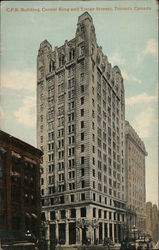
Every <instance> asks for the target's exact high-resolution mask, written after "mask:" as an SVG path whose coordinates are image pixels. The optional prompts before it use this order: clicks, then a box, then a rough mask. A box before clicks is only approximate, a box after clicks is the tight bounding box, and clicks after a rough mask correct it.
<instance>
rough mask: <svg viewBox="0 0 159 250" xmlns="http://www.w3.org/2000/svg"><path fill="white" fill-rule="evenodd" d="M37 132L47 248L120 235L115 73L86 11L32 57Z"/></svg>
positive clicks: (120, 150) (119, 86)
mask: <svg viewBox="0 0 159 250" xmlns="http://www.w3.org/2000/svg"><path fill="white" fill-rule="evenodd" d="M37 114H38V116H37V138H38V147H39V148H40V149H41V150H42V151H43V153H44V155H43V163H42V166H41V172H42V174H41V201H42V206H43V208H42V210H43V219H44V225H45V230H46V231H45V237H46V241H47V242H48V248H49V247H50V245H51V244H52V243H53V242H58V243H62V244H65V245H73V244H76V245H80V244H82V243H85V242H86V241H87V240H88V239H89V241H90V242H91V244H95V243H98V244H100V243H101V244H102V242H103V240H104V238H105V237H109V238H111V239H112V240H113V241H118V240H120V239H121V238H122V237H123V230H124V227H125V223H126V216H125V199H126V197H125V160H124V154H125V143H124V140H125V131H124V127H125V97H124V86H123V78H122V75H121V72H120V69H119V68H118V67H117V66H114V67H113V68H112V66H111V64H110V63H109V62H108V59H107V56H105V55H104V54H103V52H102V48H101V47H99V46H98V44H97V40H96V35H95V28H94V25H93V21H92V18H91V16H90V15H89V14H88V13H87V12H85V13H84V14H82V15H81V16H79V18H78V23H77V29H76V35H75V38H73V39H72V40H70V41H67V40H66V41H65V43H64V45H62V46H61V47H55V50H52V46H51V45H50V43H49V42H48V41H47V40H45V41H43V42H42V43H41V44H40V49H39V52H38V57H37Z"/></svg>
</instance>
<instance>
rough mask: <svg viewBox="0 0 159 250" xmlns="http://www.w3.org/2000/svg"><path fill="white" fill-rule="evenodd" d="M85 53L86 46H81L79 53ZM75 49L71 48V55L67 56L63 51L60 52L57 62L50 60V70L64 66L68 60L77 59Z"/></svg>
mask: <svg viewBox="0 0 159 250" xmlns="http://www.w3.org/2000/svg"><path fill="white" fill-rule="evenodd" d="M84 53H85V48H84V46H83V45H82V46H80V47H79V54H78V56H81V55H84ZM75 54H76V53H75V49H74V48H71V49H70V51H69V57H68V58H67V57H66V56H65V55H64V54H63V53H60V54H59V57H58V61H57V60H56V63H55V61H54V60H50V62H49V72H52V71H54V70H55V69H56V67H61V66H64V65H65V63H66V62H67V61H68V62H69V61H72V60H74V59H75Z"/></svg>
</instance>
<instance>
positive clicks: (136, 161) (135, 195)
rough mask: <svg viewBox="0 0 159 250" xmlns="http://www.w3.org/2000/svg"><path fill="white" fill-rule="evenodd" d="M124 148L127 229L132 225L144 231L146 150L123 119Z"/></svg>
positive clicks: (130, 228)
mask: <svg viewBox="0 0 159 250" xmlns="http://www.w3.org/2000/svg"><path fill="white" fill-rule="evenodd" d="M125 150H126V151H125V169H126V200H127V208H128V225H129V230H130V231H131V230H132V228H133V226H135V227H136V229H137V230H138V231H139V232H145V229H146V228H145V226H146V225H145V223H146V188H145V156H147V152H146V149H145V145H144V143H143V141H142V140H141V139H140V137H139V136H138V134H137V133H136V132H135V130H134V129H133V127H132V126H131V125H130V124H129V122H128V121H125Z"/></svg>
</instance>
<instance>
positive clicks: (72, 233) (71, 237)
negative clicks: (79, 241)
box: [69, 223, 76, 245]
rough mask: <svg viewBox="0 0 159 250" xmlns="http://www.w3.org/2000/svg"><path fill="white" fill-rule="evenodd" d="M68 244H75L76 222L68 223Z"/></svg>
mask: <svg viewBox="0 0 159 250" xmlns="http://www.w3.org/2000/svg"><path fill="white" fill-rule="evenodd" d="M69 244H70V245H72V244H76V223H69Z"/></svg>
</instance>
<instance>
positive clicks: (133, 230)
mask: <svg viewBox="0 0 159 250" xmlns="http://www.w3.org/2000/svg"><path fill="white" fill-rule="evenodd" d="M132 232H133V234H134V241H135V240H136V232H137V228H136V226H135V225H133V227H132Z"/></svg>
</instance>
